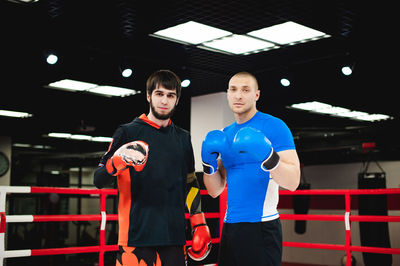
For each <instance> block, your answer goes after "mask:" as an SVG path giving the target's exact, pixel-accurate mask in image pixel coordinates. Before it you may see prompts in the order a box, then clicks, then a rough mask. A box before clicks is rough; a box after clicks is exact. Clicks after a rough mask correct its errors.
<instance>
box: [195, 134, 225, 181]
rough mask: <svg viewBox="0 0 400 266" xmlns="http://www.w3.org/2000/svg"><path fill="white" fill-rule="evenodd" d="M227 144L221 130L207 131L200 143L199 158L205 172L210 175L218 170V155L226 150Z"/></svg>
mask: <svg viewBox="0 0 400 266" xmlns="http://www.w3.org/2000/svg"><path fill="white" fill-rule="evenodd" d="M227 145H228V141H227V138H226V135H225V133H224V132H223V131H222V130H212V131H210V132H208V134H207V136H206V137H205V139H204V140H203V143H202V145H201V159H202V161H203V171H204V173H205V174H208V175H212V174H214V173H215V172H216V171H217V170H218V161H217V159H218V156H219V155H220V154H221V153H224V152H225V151H226V149H227Z"/></svg>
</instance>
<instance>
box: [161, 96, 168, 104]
mask: <svg viewBox="0 0 400 266" xmlns="http://www.w3.org/2000/svg"><path fill="white" fill-rule="evenodd" d="M161 103H163V104H167V103H168V99H167V96H163V97H162V98H161Z"/></svg>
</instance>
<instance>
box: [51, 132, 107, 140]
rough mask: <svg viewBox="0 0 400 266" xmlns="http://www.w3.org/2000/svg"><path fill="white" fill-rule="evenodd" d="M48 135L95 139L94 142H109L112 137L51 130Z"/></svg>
mask: <svg viewBox="0 0 400 266" xmlns="http://www.w3.org/2000/svg"><path fill="white" fill-rule="evenodd" d="M47 136H48V137H52V138H63V139H73V140H87V141H95V142H111V141H112V138H109V137H100V136H98V137H93V136H89V135H82V134H70V133H58V132H52V133H49V134H47Z"/></svg>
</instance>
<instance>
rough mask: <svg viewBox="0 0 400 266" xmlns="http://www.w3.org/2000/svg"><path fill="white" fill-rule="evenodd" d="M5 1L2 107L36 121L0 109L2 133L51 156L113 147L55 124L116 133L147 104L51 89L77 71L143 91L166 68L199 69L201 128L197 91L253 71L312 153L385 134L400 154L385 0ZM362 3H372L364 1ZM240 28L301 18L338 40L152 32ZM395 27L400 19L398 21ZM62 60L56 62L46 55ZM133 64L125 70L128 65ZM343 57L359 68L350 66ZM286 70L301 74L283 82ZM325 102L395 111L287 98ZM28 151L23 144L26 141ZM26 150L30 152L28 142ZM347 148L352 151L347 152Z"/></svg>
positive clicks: (334, 157) (266, 103) (138, 98)
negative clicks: (249, 50)
mask: <svg viewBox="0 0 400 266" xmlns="http://www.w3.org/2000/svg"><path fill="white" fill-rule="evenodd" d="M365 2H366V1H363V2H361V1H360V2H359V1H304V0H303V1H289V0H275V1H129V0H115V1H96V0H80V1H77V0H48V1H44V0H40V1H38V2H33V3H22V2H19V1H11V0H9V1H3V2H2V3H1V8H0V19H1V39H2V42H1V43H2V48H1V57H0V59H1V61H0V64H1V66H2V69H3V70H2V71H1V82H2V85H1V91H2V95H1V97H0V104H1V105H0V106H1V107H0V109H8V110H18V111H26V112H30V113H32V114H33V117H31V118H26V119H15V118H4V117H1V118H0V124H1V132H0V135H6V136H12V140H13V142H18V143H32V144H40V145H44V144H46V145H51V146H52V147H53V149H52V154H58V155H59V154H60V153H64V154H77V153H80V154H82V153H90V152H96V151H103V150H104V149H105V148H106V146H107V145H106V144H104V143H102V144H98V143H88V142H85V141H65V140H64V141H60V140H54V139H49V138H46V137H43V135H45V134H47V133H49V132H71V133H84V134H89V135H93V136H111V135H112V133H113V131H114V129H115V128H116V127H117V126H118V125H119V124H121V123H125V122H128V121H130V120H132V119H133V118H134V117H135V116H137V115H140V114H141V113H144V112H147V111H148V106H147V102H146V100H145V96H144V94H139V95H135V96H130V97H125V98H107V97H102V96H95V95H89V94H85V93H71V92H65V91H57V90H53V89H49V88H46V87H45V85H47V84H48V83H50V82H53V81H56V80H60V79H64V78H70V79H76V80H81V81H87V82H93V83H98V84H107V85H114V86H123V87H128V88H132V89H136V90H141V91H144V86H145V80H146V78H147V77H148V76H149V75H150V74H151V73H152V72H153V71H155V70H157V69H171V70H173V71H174V72H176V73H177V74H178V75H179V76H180V77H181V78H182V79H183V78H190V79H191V85H190V87H188V88H185V89H184V91H183V95H182V100H181V104H180V106H179V110H178V112H177V113H176V114H175V116H174V118H173V120H174V122H175V123H176V124H178V125H180V126H182V127H183V128H186V129H190V97H192V96H197V95H202V94H208V93H213V92H219V91H224V90H226V86H227V81H228V79H229V77H230V76H231V75H232V74H234V73H235V72H238V71H242V70H246V71H249V72H252V73H254V74H255V75H256V76H257V78H258V80H259V84H260V88H261V99H260V100H259V103H258V109H259V110H261V111H263V112H266V113H270V114H272V115H275V116H278V117H280V118H282V119H283V120H284V121H285V122H286V123H287V124H288V125H289V127H290V128H291V129H292V131H293V134H294V136H295V139H296V145H297V147H298V151H299V153H300V155H301V159H302V161H303V162H305V163H316V162H322V161H323V158H324V156H326V158H329V159H326V160H325V162H326V161H329V160H331V162H334V161H343V160H347V159H346V158H347V157H346V156H350V155H355V157H354V156H353V157H352V158H353V159H354V158H359V157H357V156H360V154H361V151H362V150H361V143H362V142H366V141H368V142H369V141H374V142H376V143H377V150H378V151H379V155H380V157H379V158H382V159H394V158H395V159H397V158H398V157H399V156H398V154H399V151H400V145H399V144H398V142H397V141H396V137H397V136H396V135H397V134H395V132H396V130H398V126H396V124H398V121H399V117H400V108H399V107H398V104H397V98H398V97H397V95H395V93H396V87H397V86H398V85H396V81H395V77H396V75H395V74H394V69H390V68H392V67H395V66H396V65H395V63H394V64H393V63H391V62H392V61H393V62H396V61H394V60H395V58H396V54H397V53H395V51H396V49H394V48H393V46H394V45H391V43H392V41H393V40H391V38H395V32H391V29H390V26H392V22H391V19H390V18H391V17H392V16H391V15H390V13H391V10H394V8H393V7H390V6H388V5H387V4H385V2H384V1H382V2H380V3H379V6H377V4H372V3H371V4H367V3H365ZM360 3H361V4H360ZM374 3H375V2H374ZM190 20H193V21H196V22H200V23H204V24H207V25H211V26H215V27H218V28H221V29H225V30H228V31H231V32H233V33H238V34H242V33H246V32H249V31H252V30H256V29H260V28H263V27H267V26H271V25H275V24H278V23H283V22H286V21H294V22H297V23H300V24H303V25H305V26H309V27H312V28H314V29H317V30H320V31H323V32H325V33H327V34H329V35H331V36H332V37H331V38H327V39H322V40H318V41H313V42H308V43H304V44H298V45H294V46H288V47H282V48H280V49H277V50H273V51H267V52H262V53H258V54H253V55H247V56H243V55H235V56H234V55H225V54H220V53H215V52H211V51H207V50H203V49H199V48H196V47H194V46H187V45H183V44H178V43H173V42H170V41H166V40H161V39H156V38H154V37H150V36H149V34H151V33H153V32H155V31H157V30H160V29H164V28H167V27H169V26H174V25H177V24H180V23H183V22H187V21H190ZM392 27H393V28H394V26H392ZM49 52H54V53H56V54H57V55H58V57H59V61H58V63H57V64H56V65H48V64H47V63H46V61H45V57H46V54H47V53H49ZM124 62H125V63H129V64H131V65H132V66H133V70H134V74H133V76H132V77H130V78H123V77H122V76H121V74H120V72H119V71H120V70H119V67H120V65H121V63H124ZM343 64H352V65H353V66H354V69H353V70H354V72H353V75H351V76H344V75H342V74H341V72H340V68H341V67H342V65H343ZM282 76H286V77H290V79H291V81H292V84H291V86H289V87H282V86H281V85H280V83H279V80H280V78H281V77H282ZM312 100H315V101H321V102H325V103H329V104H332V105H337V106H341V107H346V108H350V109H354V110H358V111H365V112H368V113H383V114H387V115H390V116H392V117H394V119H393V120H391V121H385V122H377V123H371V122H358V121H355V120H350V119H340V118H332V117H329V116H322V115H316V114H309V113H306V112H301V111H295V110H291V109H288V108H286V106H288V105H290V104H292V103H299V102H302V101H312ZM17 152H18V151H17ZM19 152H20V153H21V152H22V151H19ZM344 155H346V156H344Z"/></svg>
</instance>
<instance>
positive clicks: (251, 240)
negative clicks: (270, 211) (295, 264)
mask: <svg viewBox="0 0 400 266" xmlns="http://www.w3.org/2000/svg"><path fill="white" fill-rule="evenodd" d="M281 262H282V226H281V221H280V219H279V218H278V219H275V220H272V221H267V222H259V223H232V224H230V223H224V226H223V228H222V235H221V243H220V250H219V256H218V266H249V265H251V266H280V265H281Z"/></svg>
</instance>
